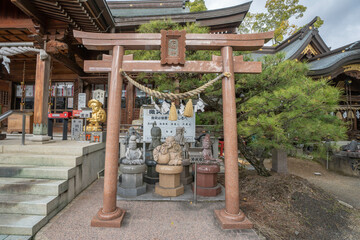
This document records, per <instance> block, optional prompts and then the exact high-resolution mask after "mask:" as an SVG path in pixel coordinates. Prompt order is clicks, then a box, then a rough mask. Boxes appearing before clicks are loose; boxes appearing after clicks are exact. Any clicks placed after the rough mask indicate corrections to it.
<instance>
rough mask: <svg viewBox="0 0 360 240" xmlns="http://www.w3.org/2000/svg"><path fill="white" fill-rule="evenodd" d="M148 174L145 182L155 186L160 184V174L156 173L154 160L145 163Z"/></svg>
mask: <svg viewBox="0 0 360 240" xmlns="http://www.w3.org/2000/svg"><path fill="white" fill-rule="evenodd" d="M145 163H146V166H147V172H146V175H145V176H144V182H146V183H147V184H155V183H157V182H159V173H158V172H156V162H155V161H154V160H147V161H145Z"/></svg>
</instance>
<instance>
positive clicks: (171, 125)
mask: <svg viewBox="0 0 360 240" xmlns="http://www.w3.org/2000/svg"><path fill="white" fill-rule="evenodd" d="M168 118H169V115H168V114H164V115H162V114H161V113H160V112H159V111H157V110H156V109H154V108H150V109H149V108H147V109H146V108H145V109H144V123H143V141H144V142H147V143H149V142H151V128H152V126H153V123H154V122H156V125H157V126H158V127H159V128H161V141H165V139H166V138H167V137H169V136H175V134H176V128H177V127H184V128H185V133H184V136H185V138H186V141H187V142H195V113H194V116H193V117H191V118H187V117H184V116H181V115H180V113H179V110H178V120H177V121H169V120H168Z"/></svg>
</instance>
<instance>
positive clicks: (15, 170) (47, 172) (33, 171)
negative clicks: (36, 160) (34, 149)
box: [0, 164, 76, 180]
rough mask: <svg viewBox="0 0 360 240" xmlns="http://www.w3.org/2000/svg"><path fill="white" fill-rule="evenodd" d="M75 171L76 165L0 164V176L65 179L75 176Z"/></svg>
mask: <svg viewBox="0 0 360 240" xmlns="http://www.w3.org/2000/svg"><path fill="white" fill-rule="evenodd" d="M75 171H76V167H56V166H53V167H49V166H35V165H11V164H0V177H13V178H37V179H39V178H40V179H65V180H67V179H69V178H72V177H74V176H75Z"/></svg>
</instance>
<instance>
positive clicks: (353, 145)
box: [340, 140, 360, 152]
mask: <svg viewBox="0 0 360 240" xmlns="http://www.w3.org/2000/svg"><path fill="white" fill-rule="evenodd" d="M359 148H360V146H359V143H358V142H357V141H356V140H352V141H351V142H350V143H349V144H347V145H344V146H341V148H340V149H341V151H347V152H356V151H359V150H360V149H359Z"/></svg>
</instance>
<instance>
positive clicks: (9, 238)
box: [0, 235, 32, 240]
mask: <svg viewBox="0 0 360 240" xmlns="http://www.w3.org/2000/svg"><path fill="white" fill-rule="evenodd" d="M31 238H32V237H31V236H25V235H0V240H31Z"/></svg>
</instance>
